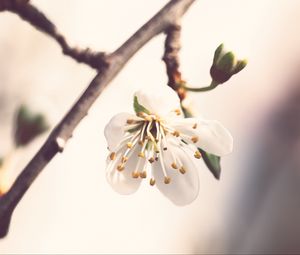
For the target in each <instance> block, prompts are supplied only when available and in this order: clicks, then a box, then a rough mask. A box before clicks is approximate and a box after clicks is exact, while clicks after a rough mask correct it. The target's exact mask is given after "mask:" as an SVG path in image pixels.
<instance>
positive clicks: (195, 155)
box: [194, 151, 202, 159]
mask: <svg viewBox="0 0 300 255" xmlns="http://www.w3.org/2000/svg"><path fill="white" fill-rule="evenodd" d="M194 157H195V158H197V159H199V158H201V157H202V155H201V153H200V152H199V151H195V154H194Z"/></svg>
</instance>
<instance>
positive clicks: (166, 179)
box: [164, 176, 171, 184]
mask: <svg viewBox="0 0 300 255" xmlns="http://www.w3.org/2000/svg"><path fill="white" fill-rule="evenodd" d="M170 182H171V177H168V176H165V179H164V183H165V184H169V183H170Z"/></svg>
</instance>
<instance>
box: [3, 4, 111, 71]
mask: <svg viewBox="0 0 300 255" xmlns="http://www.w3.org/2000/svg"><path fill="white" fill-rule="evenodd" d="M0 11H10V12H13V13H15V14H17V15H18V16H19V17H20V18H22V19H23V20H25V21H27V22H29V23H30V24H31V25H32V26H34V27H35V28H36V29H38V30H40V31H42V32H44V33H46V34H47V35H49V36H50V37H52V38H53V39H54V40H56V41H57V42H58V44H59V45H60V47H61V48H62V52H63V54H65V55H67V56H70V57H71V58H73V59H75V60H76V61H77V62H79V63H85V64H87V65H89V66H90V67H92V68H95V69H97V70H100V69H101V68H104V67H105V66H107V63H106V58H105V57H106V54H105V53H104V52H93V51H92V50H91V49H89V48H86V49H79V48H76V47H71V46H70V45H69V44H68V43H67V41H66V39H65V37H64V36H63V35H62V34H61V33H60V32H59V31H58V30H57V28H56V26H55V25H54V24H53V23H52V21H50V20H49V19H48V18H47V17H46V15H45V14H44V13H42V12H41V11H40V10H39V9H37V8H36V7H35V6H34V5H32V4H31V3H30V2H29V0H0Z"/></svg>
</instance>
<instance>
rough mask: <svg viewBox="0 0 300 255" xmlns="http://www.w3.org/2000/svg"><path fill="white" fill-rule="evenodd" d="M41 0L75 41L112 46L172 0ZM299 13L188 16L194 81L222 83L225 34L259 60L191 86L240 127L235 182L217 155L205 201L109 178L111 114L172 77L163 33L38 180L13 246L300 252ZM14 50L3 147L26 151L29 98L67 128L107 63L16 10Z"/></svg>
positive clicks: (6, 84)
mask: <svg viewBox="0 0 300 255" xmlns="http://www.w3.org/2000/svg"><path fill="white" fill-rule="evenodd" d="M32 3H33V4H34V5H36V6H37V7H38V8H40V9H41V10H42V11H43V12H44V13H45V14H46V15H47V16H48V17H49V18H50V20H52V21H53V22H54V23H55V24H56V25H57V27H58V29H59V30H60V31H61V32H62V33H63V34H64V35H65V36H66V38H67V40H68V41H69V43H70V44H71V45H78V46H80V47H91V48H92V49H94V50H99V51H107V52H111V51H113V50H114V49H116V47H118V46H119V45H120V44H121V43H122V42H124V40H126V39H127V38H128V37H129V36H130V35H131V34H132V33H133V32H135V31H136V30H137V29H138V28H139V27H140V26H141V25H142V24H143V23H144V22H146V21H147V20H148V19H149V18H151V17H152V16H153V15H154V14H155V13H156V12H157V11H158V10H159V9H160V8H161V7H162V6H163V5H164V4H166V3H167V1H147V2H146V1H139V0H126V1H117V0H111V1H104V0H97V1H96V0H86V1H81V0H72V1H71V0H61V1H49V0H32ZM299 21H300V1H298V0H289V1H285V0H264V1H260V0H252V1H248V0H244V1H239V0H226V1H224V0H201V1H200V0H199V1H196V3H195V4H194V5H193V6H192V7H191V8H190V10H189V11H188V13H187V14H186V15H185V16H184V18H183V31H182V50H181V54H180V58H181V71H182V73H183V78H184V79H186V80H187V81H188V83H189V84H191V86H195V87H200V86H205V85H207V84H208V83H209V82H210V76H209V68H210V65H211V63H212V57H213V53H214V50H215V48H216V47H217V46H218V45H219V44H220V43H221V42H224V43H225V44H226V45H227V46H228V47H229V48H231V49H232V50H234V51H235V52H236V53H237V56H240V57H246V58H247V59H248V61H249V64H248V66H247V67H246V68H245V70H243V71H242V72H241V73H239V74H238V75H236V76H234V77H233V78H232V79H231V80H230V81H228V82H227V83H225V84H223V85H220V86H219V87H218V88H217V89H215V90H214V91H212V92H208V93H202V94H200V93H198V94H196V93H195V94H192V93H191V94H190V99H191V100H192V102H193V104H194V107H195V109H196V111H197V112H199V113H201V114H202V115H204V116H206V117H207V118H209V119H218V120H219V121H221V122H222V123H223V124H224V125H225V126H226V127H227V128H228V129H229V130H230V131H231V133H232V135H233V137H234V152H233V153H232V154H230V155H228V156H227V157H224V158H222V174H221V180H220V181H217V180H215V179H214V178H213V176H212V175H211V173H210V172H209V171H208V170H207V169H206V167H205V166H204V164H203V167H202V170H201V172H199V175H200V184H201V189H200V194H199V197H198V198H197V199H196V200H195V201H194V202H193V203H192V204H191V205H188V206H185V207H176V206H174V205H173V204H172V203H171V202H169V200H167V199H166V198H164V197H163V196H162V195H161V194H160V193H159V192H158V191H157V190H156V189H153V188H151V187H150V186H149V185H146V184H145V185H142V187H141V188H140V189H139V190H138V192H137V193H135V194H134V195H132V196H121V195H119V194H117V193H115V192H114V191H113V190H112V189H111V188H110V186H109V185H108V183H107V182H106V179H105V159H106V156H107V150H106V141H105V139H104V135H103V129H104V126H105V124H106V123H107V122H108V121H109V119H110V118H111V117H112V116H113V115H114V114H116V113H118V112H121V111H132V95H133V93H134V91H136V90H137V89H140V88H142V87H149V86H152V87H153V89H156V88H157V89H159V87H160V86H164V85H165V84H166V82H167V77H166V73H165V66H164V63H163V62H162V61H161V57H162V54H163V43H164V36H163V35H160V36H157V37H156V38H154V39H153V40H152V41H151V42H150V43H148V44H147V45H146V46H145V47H144V48H143V49H142V50H141V51H139V52H138V53H137V54H136V55H135V56H134V57H133V58H132V60H131V61H130V62H129V63H128V64H127V65H126V67H125V68H124V69H123V71H122V72H121V73H120V74H119V75H118V76H117V77H116V78H115V79H114V80H113V82H112V83H111V84H110V86H109V87H108V88H107V89H106V90H105V92H104V93H103V94H102V95H101V96H100V98H99V99H98V100H97V101H96V103H95V104H94V105H93V107H92V108H91V110H90V112H89V115H88V117H87V118H85V119H84V120H83V121H82V122H81V123H80V125H79V126H78V128H77V129H76V130H75V133H74V137H73V138H72V139H71V140H70V141H69V142H68V144H67V147H66V149H65V151H64V152H63V154H60V155H57V156H56V157H55V158H54V160H52V161H51V162H50V164H49V165H48V166H47V168H46V169H45V170H44V171H43V172H42V174H41V175H40V176H39V177H38V179H37V180H36V181H35V182H34V184H33V185H32V186H31V188H30V189H29V191H28V192H27V194H26V195H25V197H24V198H23V199H22V201H21V203H20V204H19V205H18V207H17V208H16V210H15V213H14V215H13V218H12V224H11V228H10V232H9V235H8V236H7V237H6V238H5V239H3V240H0V253H2V254H4V253H102V252H103V253H299V252H300V242H299V240H298V239H299V236H300V218H299V215H300V199H299V196H298V194H299V192H300V160H299V153H300V75H299V63H300V47H299V45H300V34H299V24H300V23H299ZM0 59H1V61H0V123H1V125H0V141H1V146H0V155H1V156H4V155H7V154H9V153H10V151H11V149H12V141H13V139H12V123H13V118H14V113H15V111H16V109H17V108H18V107H19V105H20V104H22V103H26V104H27V105H28V106H30V107H31V108H32V109H34V110H36V111H39V112H43V113H44V114H46V116H47V119H48V120H49V123H50V126H51V127H53V126H54V125H55V124H56V123H57V122H58V121H59V120H60V119H61V117H62V116H63V115H64V114H65V113H66V111H67V110H68V109H69V108H70V106H71V105H72V104H73V102H74V101H75V99H77V98H78V95H80V93H81V92H82V91H83V89H85V87H86V86H87V84H89V82H90V81H91V79H92V78H93V77H94V75H95V74H96V72H95V71H94V70H92V69H90V68H88V67H87V66H85V65H83V64H78V63H76V62H75V61H74V60H73V59H71V58H69V57H66V56H63V55H62V54H61V49H60V48H59V47H58V45H57V44H56V43H55V42H54V41H53V40H52V39H50V38H48V37H47V36H45V35H44V34H42V33H40V32H39V31H37V30H35V29H34V28H33V27H32V26H30V25H29V24H27V23H26V22H23V21H21V20H20V18H19V17H17V16H16V15H14V14H12V13H8V12H5V13H0ZM47 134H48V133H47V132H46V133H44V134H43V135H41V136H39V137H38V138H37V139H35V140H34V141H33V142H32V143H30V144H29V145H28V146H26V147H24V148H22V149H20V150H18V151H17V152H15V153H13V154H12V160H11V165H10V166H9V168H8V171H6V173H3V172H2V173H1V174H2V182H3V180H5V182H8V184H9V182H11V181H13V180H14V178H15V176H17V175H18V173H19V172H20V171H21V169H22V168H23V167H24V166H25V165H26V163H27V162H28V160H29V159H31V158H32V156H33V155H34V154H35V152H36V151H37V150H38V148H39V147H40V146H41V144H42V143H43V141H44V140H45V139H46V138H47ZM3 176H5V177H3ZM0 181H1V180H0ZM2 185H3V184H2Z"/></svg>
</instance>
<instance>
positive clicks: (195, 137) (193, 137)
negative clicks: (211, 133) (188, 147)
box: [191, 136, 199, 143]
mask: <svg viewBox="0 0 300 255" xmlns="http://www.w3.org/2000/svg"><path fill="white" fill-rule="evenodd" d="M191 140H192V142H193V143H196V142H198V141H199V138H198V136H192V138H191Z"/></svg>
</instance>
